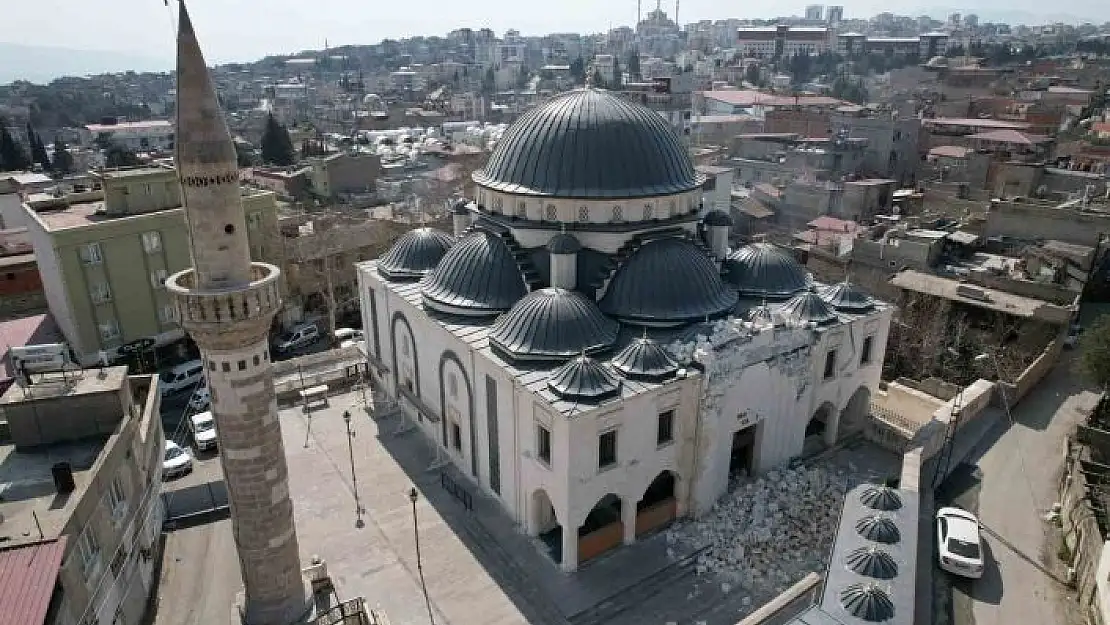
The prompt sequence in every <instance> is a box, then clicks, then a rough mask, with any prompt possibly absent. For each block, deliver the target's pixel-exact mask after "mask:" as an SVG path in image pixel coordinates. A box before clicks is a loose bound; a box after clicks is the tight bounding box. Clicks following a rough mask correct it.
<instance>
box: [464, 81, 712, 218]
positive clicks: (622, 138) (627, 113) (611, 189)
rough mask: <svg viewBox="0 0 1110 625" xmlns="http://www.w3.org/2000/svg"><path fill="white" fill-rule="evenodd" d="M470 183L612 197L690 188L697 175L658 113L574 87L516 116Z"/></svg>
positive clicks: (531, 192) (511, 190) (700, 179)
mask: <svg viewBox="0 0 1110 625" xmlns="http://www.w3.org/2000/svg"><path fill="white" fill-rule="evenodd" d="M474 182H476V183H478V184H480V185H482V186H484V187H487V188H489V189H493V190H494V191H501V192H504V193H516V194H521V195H535V196H543V197H558V198H580V199H614V198H637V197H648V196H658V195H671V194H675V193H682V192H684V191H692V190H694V189H696V188H698V187H699V186H700V185H701V183H702V182H703V177H702V176H700V175H699V174H697V173H696V172H695V171H694V164H693V162H692V161H691V160H690V156H689V154H688V153H687V151H686V148H685V147H684V146H683V145H682V141H681V140H680V139H679V137H678V135H677V134H676V133H675V131H674V130H673V129H672V128H671V126H670V125H669V124H668V123H667V121H666V120H664V119H663V117H661V116H660V115H659V114H658V113H656V112H655V111H653V110H651V109H649V108H647V107H645V106H642V105H639V104H635V103H633V102H629V101H628V100H624V99H621V98H619V97H617V96H615V95H613V94H611V93H609V92H608V91H600V90H597V89H582V90H577V91H571V92H568V93H565V94H563V95H560V96H558V97H555V98H552V99H551V100H548V101H547V102H544V103H543V104H541V105H539V106H537V107H535V108H533V109H532V110H530V111H528V112H527V113H525V114H524V115H522V116H521V117H520V119H519V120H517V121H516V123H514V124H513V125H512V126H511V127H510V128H509V129H508V130H507V131H506V132H505V134H504V136H502V138H501V140H500V141H499V142H498V143H497V147H496V148H494V150H493V154H491V155H490V158H489V161H488V162H487V163H486V167H485V169H481V170H478V171H476V172H474Z"/></svg>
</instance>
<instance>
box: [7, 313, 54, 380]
mask: <svg viewBox="0 0 1110 625" xmlns="http://www.w3.org/2000/svg"><path fill="white" fill-rule="evenodd" d="M64 340H65V337H64V336H62V332H61V330H59V329H58V325H57V324H56V323H55V322H54V317H53V316H52V315H51V314H50V313H43V314H41V315H32V316H30V317H23V318H21V319H12V320H11V321H3V322H0V341H3V344H0V375H2V376H3V377H2V378H0V379H8V378H11V377H12V375H13V374H14V372H13V371H12V361H11V359H10V358H8V350H9V349H11V348H12V347H23V346H24V345H42V344H44V343H61V342H62V341H64Z"/></svg>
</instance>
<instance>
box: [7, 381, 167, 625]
mask: <svg viewBox="0 0 1110 625" xmlns="http://www.w3.org/2000/svg"><path fill="white" fill-rule="evenodd" d="M33 382H34V383H33V384H30V385H28V384H26V383H25V382H24V381H22V380H17V381H15V382H14V383H13V384H12V386H10V387H9V388H8V389H7V391H6V392H5V393H4V394H3V395H2V396H0V410H2V412H3V419H4V420H3V422H2V423H3V424H4V425H5V426H6V427H5V437H4V439H5V440H3V442H0V485H2V486H3V487H2V490H0V494H2V495H3V496H2V497H0V517H2V518H3V523H2V524H0V544H2V545H3V548H2V549H3V550H2V551H0V560H3V559H5V556H8V555H9V554H10V553H11V552H10V551H9V550H12V549H27V550H33V551H34V552H36V555H37V556H38V557H36V558H35V559H33V561H32V562H30V563H28V566H27V568H26V569H24V570H23V572H22V573H21V574H20V575H19V576H18V578H19V579H21V580H22V581H25V582H26V583H25V584H15V583H12V584H11V585H10V586H8V585H7V584H5V585H4V586H6V587H5V588H4V589H3V590H2V591H0V592H2V593H4V594H5V595H6V596H7V593H9V592H19V591H22V596H21V597H19V599H20V601H16V602H13V603H8V602H6V603H5V604H4V605H5V608H4V615H3V618H4V619H5V620H8V621H9V622H12V623H21V624H23V623H25V624H27V625H39V624H40V623H41V624H44V625H45V624H47V623H49V624H60V623H95V622H99V623H116V624H118V625H138V624H139V623H142V622H145V621H144V620H143V619H144V617H145V612H146V608H147V605H148V602H149V598H150V592H151V590H152V588H153V586H154V583H155V581H156V580H155V579H154V568H155V560H156V558H157V556H158V539H159V535H160V534H161V531H162V503H161V499H160V495H161V487H162V457H163V448H164V439H163V435H162V420H161V418H160V417H159V393H158V382H157V377H155V376H132V377H129V376H128V375H127V368H126V367H110V368H105V369H101V370H78V371H69V372H66V373H65V374H62V373H56V374H34V380H33ZM40 557H41V559H39V558H40ZM7 579H9V580H12V579H13V578H7ZM13 610H14V611H16V612H15V613H13V612H12V611H13ZM22 610H26V612H22Z"/></svg>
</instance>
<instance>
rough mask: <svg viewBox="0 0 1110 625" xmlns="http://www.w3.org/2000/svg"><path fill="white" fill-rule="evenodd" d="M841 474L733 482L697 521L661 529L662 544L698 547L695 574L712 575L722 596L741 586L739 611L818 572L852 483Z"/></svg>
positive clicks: (792, 472)
mask: <svg viewBox="0 0 1110 625" xmlns="http://www.w3.org/2000/svg"><path fill="white" fill-rule="evenodd" d="M849 473H850V472H847V471H845V470H844V469H843V468H841V467H836V466H813V467H805V466H802V467H797V468H782V469H776V470H772V471H769V472H767V473H766V474H764V475H763V476H760V477H759V478H756V479H745V480H741V481H739V482H738V483H737V484H736V485H735V488H733V489H732V490H731V492H729V494H728V495H726V496H725V497H724V498H722V499H721V500H720V501H718V502H717V503H716V504H715V505H714V507H713V510H712V512H710V513H709V514H708V515H706V517H705V518H702V519H698V520H691V521H687V522H685V523H682V524H680V525H676V526H674V527H672V529H670V530H668V532H667V541H668V542H670V543H678V544H685V545H695V546H706V547H707V548H706V549H705V550H704V551H703V552H702V553H701V554H700V555H699V556H698V558H697V560H696V562H695V564H694V570H695V572H696V573H697V575H698V576H706V575H712V576H714V579H716V580H718V581H719V583H720V588H721V591H722V592H724V593H728V592H730V591H732V590H736V589H737V588H743V589H745V590H746V591H747V592H746V593H745V597H744V601H743V603H744V605H745V607H747V606H750V605H751V604H752V602H753V601H758V602H759V604H762V603H763V602H765V601H766V600H767V599H770V598H771V597H772V596H774V594H776V593H777V592H778V589H780V588H788V587H790V586H792V585H793V584H794V583H796V582H797V581H799V580H800V579H801V578H803V577H804V576H806V575H807V574H809V573H811V572H813V571H823V570H824V569H825V566H826V563H827V561H828V557H829V553H830V551H831V549H832V544H833V540H834V538H835V536H836V530H837V522H838V521H839V517H840V509H841V506H842V504H843V501H844V493H845V490H846V488H847V487H848V486H849V483H850V482H854V481H855V480H852V476H850V475H849ZM747 595H751V596H747ZM753 597H755V599H753Z"/></svg>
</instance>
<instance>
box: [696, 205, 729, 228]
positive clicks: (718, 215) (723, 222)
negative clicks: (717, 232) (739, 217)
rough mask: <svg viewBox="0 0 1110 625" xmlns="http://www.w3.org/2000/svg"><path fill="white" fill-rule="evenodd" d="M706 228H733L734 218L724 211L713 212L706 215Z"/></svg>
mask: <svg viewBox="0 0 1110 625" xmlns="http://www.w3.org/2000/svg"><path fill="white" fill-rule="evenodd" d="M703 221H704V222H705V225H706V226H709V227H713V226H730V227H731V226H732V217H730V216H729V214H728V213H726V212H725V211H723V210H719V209H717V210H711V211H709V212H708V213H706V214H705V219H704V220H703Z"/></svg>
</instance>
